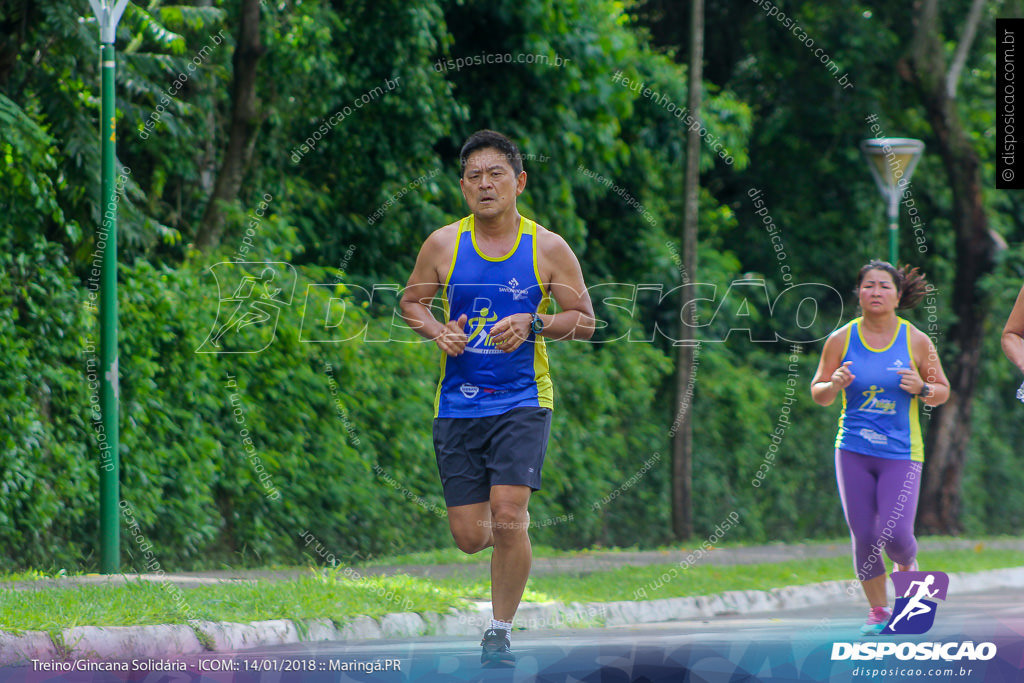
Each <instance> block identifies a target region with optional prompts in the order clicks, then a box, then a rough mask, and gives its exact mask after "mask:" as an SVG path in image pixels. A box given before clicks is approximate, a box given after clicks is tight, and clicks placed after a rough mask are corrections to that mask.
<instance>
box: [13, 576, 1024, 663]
mask: <svg viewBox="0 0 1024 683" xmlns="http://www.w3.org/2000/svg"><path fill="white" fill-rule="evenodd" d="M1022 586H1024V567H1018V568H1012V569H993V570H989V571H984V572H977V573H971V574H950V575H949V590H950V593H951V594H953V595H956V594H968V593H972V592H977V591H983V590H991V589H993V588H1020V587H1022ZM851 589H852V590H851ZM890 592H891V587H890ZM862 601H863V597H862V596H861V594H860V588H859V586H857V584H856V583H855V582H851V581H827V582H824V583H817V584H811V585H807V586H788V587H785V588H775V589H772V590H770V591H756V590H749V591H728V592H725V593H721V594H718V595H703V596H696V597H688V598H665V599H660V600H645V601H620V602H607V603H602V602H591V603H569V604H563V603H558V602H552V603H524V604H523V605H521V606H520V608H519V612H518V613H517V614H516V626H517V627H520V628H524V629H527V630H535V629H561V628H584V627H588V626H596V625H598V624H601V623H603V625H604V626H606V627H608V626H627V625H631V624H648V623H655V622H662V621H680V620H687V619H709V618H713V617H716V616H725V615H734V614H752V613H758V612H769V611H774V610H784V609H791V608H797V607H809V606H814V605H824V604H830V603H836V602H850V603H854V604H860V603H861V602H862ZM489 615H490V603H487V602H479V603H475V604H474V605H473V606H472V607H470V608H469V609H465V610H461V611H457V610H455V609H453V610H451V611H450V612H449V613H447V614H436V613H433V612H428V613H425V614H423V615H420V614H415V613H412V612H400V613H393V614H386V615H384V616H383V617H382V618H380V619H379V620H377V619H371V618H370V617H356V618H355V619H353V620H352V621H350V622H348V623H346V624H345V625H344V626H342V627H341V628H338V627H337V626H335V625H334V623H333V622H331V621H330V620H329V619H312V620H306V621H293V620H290V619H276V620H272V621H257V622H252V623H249V624H234V623H226V622H207V621H193V622H190V623H189V625H166V626H110V627H97V626H77V627H74V628H70V629H65V630H63V631H62V632H61V633H60V634H59V635H58V637H57V639H56V640H57V641H58V642H54V639H51V638H50V636H49V634H47V633H45V632H42V631H26V632H21V633H17V634H14V633H4V632H0V666H10V665H16V664H23V663H26V662H29V661H31V660H33V659H38V660H57V659H76V658H89V657H92V658H98V659H115V660H130V659H134V658H152V659H160V658H172V657H180V656H182V655H198V654H203V653H207V652H236V651H244V650H247V649H251V648H259V647H269V646H274V645H288V644H296V643H302V642H317V641H334V640H377V639H386V638H412V637H417V636H424V635H443V636H467V637H472V636H477V635H479V634H480V633H481V632H482V630H483V629H484V628H485V626H486V624H487V623H488V622H489Z"/></svg>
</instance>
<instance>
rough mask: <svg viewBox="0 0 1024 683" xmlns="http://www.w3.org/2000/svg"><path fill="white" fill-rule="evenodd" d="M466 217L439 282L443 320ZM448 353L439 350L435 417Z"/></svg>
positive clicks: (439, 409)
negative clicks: (446, 271)
mask: <svg viewBox="0 0 1024 683" xmlns="http://www.w3.org/2000/svg"><path fill="white" fill-rule="evenodd" d="M468 220H469V219H468V218H463V219H462V220H461V221H459V234H458V235H457V236H456V237H455V249H454V250H453V251H452V262H451V263H450V264H449V265H448V274H447V275H445V277H444V283H442V284H441V306H442V307H443V309H444V319H445V322H447V321H448V318H449V317H450V315H451V313H450V311H451V308H450V306H451V303H450V302H449V301H448V283H450V282H451V280H452V273H454V272H455V259H456V258H457V257H458V255H459V242H461V241H462V233H463V232H465V230H466V226H467V222H468ZM447 361H448V354H447V353H445V352H444V351H442V352H441V363H440V365H441V376H440V377H439V378H438V380H437V391H436V392H435V393H434V417H437V416H438V414H440V412H441V383H442V382H444V371H445V368H446V367H447Z"/></svg>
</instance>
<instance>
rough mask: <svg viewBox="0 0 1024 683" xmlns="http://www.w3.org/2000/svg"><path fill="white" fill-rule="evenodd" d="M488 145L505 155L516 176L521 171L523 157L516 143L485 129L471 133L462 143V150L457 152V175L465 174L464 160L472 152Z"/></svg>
mask: <svg viewBox="0 0 1024 683" xmlns="http://www.w3.org/2000/svg"><path fill="white" fill-rule="evenodd" d="M488 147H491V148H493V149H496V150H498V152H500V153H501V154H503V155H505V159H507V160H508V163H509V165H511V166H512V171H513V172H514V173H515V175H516V177H517V178H518V177H519V174H520V173H522V172H523V157H522V156H521V155H520V154H519V148H518V147H516V143H514V142H512V141H511V140H509V139H508V138H507V137H505V136H504V135H502V134H501V133H498V132H496V131H493V130H486V129H485V130H478V131H477V132H475V133H473V134H472V135H470V136H469V137H468V138H466V142H465V143H463V145H462V151H461V152H459V175H465V174H466V160H467V159H469V157H470V155H471V154H472V153H473V152H476V151H478V150H481V149H486V148H488Z"/></svg>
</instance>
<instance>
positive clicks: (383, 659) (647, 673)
mask: <svg viewBox="0 0 1024 683" xmlns="http://www.w3.org/2000/svg"><path fill="white" fill-rule="evenodd" d="M863 611H864V610H863V608H862V607H861V606H859V605H858V606H857V607H853V606H851V605H849V604H832V605H827V606H816V607H814V608H795V609H790V610H781V611H773V612H770V613H754V614H747V615H723V616H716V617H712V618H708V619H691V620H684V621H672V622H662V623H653V624H644V625H639V626H638V625H630V626H621V627H613V628H606V629H588V630H578V631H573V630H566V631H559V632H556V633H536V632H534V633H530V632H516V633H515V634H514V636H513V650H514V651H515V653H516V655H517V659H518V661H517V665H516V667H515V669H514V670H511V671H509V670H502V671H491V670H485V669H481V667H480V662H479V646H478V644H477V639H476V638H471V637H465V638H452V637H420V638H404V639H400V640H397V639H396V640H375V641H355V642H322V643H300V644H294V645H285V646H279V647H271V648H259V649H255V650H250V651H246V652H244V653H233V654H221V655H200V656H197V657H195V658H194V659H192V660H190V665H191V666H193V667H194V668H195V669H196V670H199V669H200V668H201V667H205V668H206V669H207V670H231V671H235V672H243V673H244V672H251V671H253V670H259V669H260V667H264V666H275V667H279V668H280V667H281V666H282V664H281V663H285V664H284V666H285V667H294V668H296V669H298V668H301V669H303V673H304V674H306V675H305V676H302V677H292V678H290V677H289V674H290V673H291V672H290V671H289V670H287V669H286V670H283V671H278V674H279V675H280V676H281V678H280V679H279V680H282V681H290V680H310V678H309V677H310V676H311V675H312V676H313V680H316V676H317V675H318V674H322V673H325V672H329V671H331V670H335V671H337V670H338V669H339V668H340V667H342V666H345V667H347V668H348V669H349V673H348V674H340V675H341V678H340V680H374V681H395V682H398V681H403V682H404V681H508V680H514V681H533V680H538V681H574V682H575V681H624V682H625V681H683V680H689V681H723V682H724V681H733V680H736V681H751V680H756V681H766V682H767V681H805V680H806V681H850V680H857V678H859V677H861V676H858V675H854V674H853V671H854V670H855V669H857V668H858V667H859V666H863V667H864V668H865V669H872V670H873V673H871V674H865V675H864V676H863V678H864V679H865V680H867V679H873V680H883V681H912V680H927V679H929V678H931V679H935V678H938V679H939V680H946V681H951V680H952V681H957V683H966V682H968V681H971V682H973V681H979V682H982V681H984V682H988V683H991V682H992V681H1017V680H1020V679H1021V678H1019V677H1024V671H1021V670H1020V667H1019V665H1020V664H1021V656H1022V652H1024V589H1016V590H998V591H986V592H981V593H972V594H968V595H959V596H957V595H950V596H949V599H948V600H947V601H945V602H943V603H942V604H941V605H940V607H939V610H938V613H937V614H936V621H935V624H934V626H933V627H932V628H931V629H930V630H929V631H928V632H927V633H926V634H922V635H919V636H911V637H892V636H890V637H876V638H865V637H863V636H861V634H860V625H861V624H862V623H863V618H864V615H863V614H862V613H861V612H863ZM871 641H874V642H886V641H887V642H890V643H897V644H899V643H921V642H938V643H949V642H954V643H963V642H965V641H968V642H971V643H975V644H981V643H993V644H994V646H995V649H996V656H995V657H992V658H991V659H988V660H984V661H971V660H970V659H969V658H966V657H965V658H963V659H958V660H956V661H945V660H943V659H939V660H928V661H914V660H911V661H903V660H900V659H899V658H897V657H889V659H891V660H892V661H886V660H885V659H883V660H879V661H875V660H874V659H871V660H868V661H863V660H861V661H855V660H842V659H838V660H837V659H836V650H835V647H836V644H837V643H850V644H856V643H862V642H871ZM840 647H842V646H840ZM957 650H959V647H958V648H957ZM840 652H842V649H840ZM950 652H952V650H951V651H950ZM200 662H203V664H200ZM270 662H273V663H274V664H268V663H270ZM332 667H333V669H332ZM359 667H362V668H363V669H365V670H373V669H375V668H376V669H377V670H376V671H374V672H373V674H372V678H370V677H366V678H362V677H360V675H359V674H358V673H356V672H353V671H352V670H353V669H357V668H359ZM378 667H379V668H378ZM310 669H311V670H310ZM883 672H888V673H883ZM900 672H902V674H903V675H899V673H900ZM295 673H296V674H297V673H298V671H296V672H295ZM334 675H336V676H337V675H339V674H338V673H335V674H334ZM367 676H369V674H367ZM335 680H338V679H335Z"/></svg>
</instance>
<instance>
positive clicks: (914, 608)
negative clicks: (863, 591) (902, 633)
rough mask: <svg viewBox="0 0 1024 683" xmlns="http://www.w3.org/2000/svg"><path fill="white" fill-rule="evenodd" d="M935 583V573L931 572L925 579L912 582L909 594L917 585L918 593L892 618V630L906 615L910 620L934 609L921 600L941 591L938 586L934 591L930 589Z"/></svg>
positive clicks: (908, 589) (908, 590)
mask: <svg viewBox="0 0 1024 683" xmlns="http://www.w3.org/2000/svg"><path fill="white" fill-rule="evenodd" d="M933 583H935V575H934V574H929V575H928V576H926V577H925V578H924V581H911V582H910V586H908V587H907V595H910V592H911V591H913V590H914V586H917V593H915V594H914V595H913V596H912V597H911V598H910V600H908V601H907V604H906V606H905V607H904V608H903V611H902V612H900V613H899V614H898V615H896V617H895V618H894V619H893V620H892V623H891V624H889V629H890V630H895V629H893V626H895V625H896V622H898V621H899V620H900V619H902V618H903V617H906V618H907V621H910V620H911V619H913V618H914V617H916V616H917V615H919V614H928V612H931V611H932V608H931V607H929V606H928V605H926V604H924V603H923V602H921V600H923V599H924V598H931V597H934V596H935V595H936V594H937V593H938V592H939V589H938V588H936V589H935V590H933V591H929V590H928V587H929V586H931V585H932V584H933ZM903 597H906V596H903Z"/></svg>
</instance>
